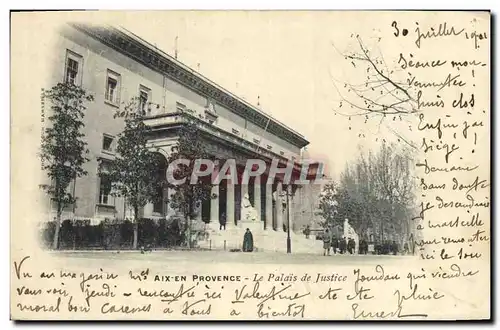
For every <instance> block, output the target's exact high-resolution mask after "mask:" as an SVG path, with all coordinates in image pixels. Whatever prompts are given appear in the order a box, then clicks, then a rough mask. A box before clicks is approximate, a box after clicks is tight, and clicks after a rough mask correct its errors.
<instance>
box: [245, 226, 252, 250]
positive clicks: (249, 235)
mask: <svg viewBox="0 0 500 330" xmlns="http://www.w3.org/2000/svg"><path fill="white" fill-rule="evenodd" d="M252 251H253V235H252V232H251V231H250V229H249V228H247V230H246V232H245V235H244V236H243V252H252Z"/></svg>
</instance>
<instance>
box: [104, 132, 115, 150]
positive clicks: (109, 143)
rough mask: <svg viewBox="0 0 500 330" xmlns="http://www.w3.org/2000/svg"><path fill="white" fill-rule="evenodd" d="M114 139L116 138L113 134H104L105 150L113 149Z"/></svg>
mask: <svg viewBox="0 0 500 330" xmlns="http://www.w3.org/2000/svg"><path fill="white" fill-rule="evenodd" d="M113 140H114V138H113V137H112V136H111V135H107V134H104V136H103V138H102V150H105V151H110V152H112V151H113V148H112V147H113Z"/></svg>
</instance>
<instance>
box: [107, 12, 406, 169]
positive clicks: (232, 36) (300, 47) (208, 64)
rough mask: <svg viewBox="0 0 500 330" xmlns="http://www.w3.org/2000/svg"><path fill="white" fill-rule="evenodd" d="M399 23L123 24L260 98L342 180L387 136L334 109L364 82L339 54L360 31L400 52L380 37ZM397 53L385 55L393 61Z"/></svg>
mask: <svg viewBox="0 0 500 330" xmlns="http://www.w3.org/2000/svg"><path fill="white" fill-rule="evenodd" d="M393 18H394V13H390V14H389V13H383V12H379V13H373V14H370V15H366V13H365V14H363V13H360V12H358V13H356V12H298V11H288V12H266V11H254V12H243V11H227V12H189V11H188V12H154V13H151V12H129V13H121V14H120V15H118V16H117V17H116V24H119V25H121V26H122V27H124V28H126V29H128V30H130V31H131V32H133V33H135V34H136V35H138V36H140V37H141V38H143V39H145V40H147V41H148V42H150V43H152V44H154V45H156V47H158V48H159V49H161V50H163V51H164V52H166V53H168V54H170V55H174V53H175V49H176V46H175V45H176V42H175V40H176V37H177V53H178V60H180V61H181V62H183V63H184V64H186V65H188V66H190V67H191V68H193V69H195V70H197V71H198V72H199V73H201V74H202V75H204V76H206V77H208V78H209V79H211V80H212V81H214V82H216V83H217V84H219V85H221V86H222V87H224V88H226V89H228V90H230V91H231V92H233V93H234V94H236V95H238V96H239V97H242V98H244V99H245V100H246V101H248V102H250V103H251V104H253V105H257V103H258V100H259V101H260V108H261V109H262V110H263V111H265V112H266V113H268V114H270V115H271V116H273V117H274V118H276V119H278V120H279V121H281V122H282V123H284V124H285V125H287V126H289V127H291V128H292V129H294V130H295V131H298V132H299V133H301V134H302V135H304V136H305V138H306V139H307V140H308V141H309V142H310V145H309V146H308V147H307V153H308V155H309V157H310V158H312V159H313V160H318V161H321V162H324V163H325V165H326V171H325V172H326V174H327V175H328V176H331V177H334V178H335V177H337V176H338V174H339V173H340V171H342V170H343V168H344V167H345V164H346V162H348V161H349V160H352V159H353V157H356V155H357V154H358V152H359V151H358V146H362V147H363V148H365V149H366V148H368V149H370V148H376V147H377V146H378V145H379V142H380V139H379V138H380V135H377V133H379V132H381V133H382V134H387V131H384V127H382V131H380V129H379V126H378V125H374V124H370V123H368V124H366V123H365V122H364V118H359V117H353V118H351V119H349V118H348V117H346V116H341V115H339V114H338V113H336V111H334V110H337V111H338V110H341V109H339V102H340V96H339V94H338V92H337V90H336V89H335V86H334V83H336V85H343V82H344V81H351V80H352V78H353V77H355V78H356V77H357V78H359V77H358V76H357V75H359V70H358V69H356V70H357V71H356V70H355V71H353V70H354V68H353V67H352V66H351V63H350V61H346V60H345V59H344V57H343V56H341V54H340V53H339V51H338V50H341V51H343V50H345V49H350V48H352V45H353V35H356V34H359V35H362V36H363V37H364V40H366V42H367V43H370V42H371V41H373V40H376V41H377V45H378V46H379V47H381V48H382V49H394V47H397V46H396V45H397V43H398V40H394V39H390V40H389V38H380V39H379V36H391V35H392V33H393V31H394V29H393V28H392V27H391V22H392V21H393ZM386 39H388V40H387V41H386ZM384 42H385V43H386V44H385V45H384ZM334 46H335V47H334ZM337 49H338V50H337ZM396 55H397V53H396V52H394V51H392V52H388V53H386V54H384V56H385V57H386V61H387V62H391V61H393V59H395V58H396ZM362 81H363V80H362ZM349 128H350V129H349ZM389 138H390V137H389Z"/></svg>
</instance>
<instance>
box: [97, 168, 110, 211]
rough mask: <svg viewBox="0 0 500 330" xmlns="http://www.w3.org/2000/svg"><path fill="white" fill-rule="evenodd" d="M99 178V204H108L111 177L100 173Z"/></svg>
mask: <svg viewBox="0 0 500 330" xmlns="http://www.w3.org/2000/svg"><path fill="white" fill-rule="evenodd" d="M99 178H100V181H101V183H100V185H99V204H105V205H109V204H110V203H111V198H110V194H111V179H110V177H109V175H107V174H105V173H101V174H100V175H99Z"/></svg>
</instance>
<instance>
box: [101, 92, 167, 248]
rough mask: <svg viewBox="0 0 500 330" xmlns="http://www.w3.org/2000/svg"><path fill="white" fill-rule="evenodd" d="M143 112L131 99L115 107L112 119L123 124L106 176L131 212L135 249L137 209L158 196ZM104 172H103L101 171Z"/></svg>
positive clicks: (155, 164)
mask: <svg viewBox="0 0 500 330" xmlns="http://www.w3.org/2000/svg"><path fill="white" fill-rule="evenodd" d="M145 115H146V113H145V112H144V111H142V110H141V109H139V106H138V104H137V102H136V100H135V99H134V100H132V102H130V103H129V104H127V105H126V106H125V109H124V110H118V111H117V112H116V113H115V118H119V119H123V120H124V122H125V127H124V130H123V132H122V133H120V134H119V136H118V141H117V147H116V152H117V155H116V158H115V159H114V160H113V162H111V163H110V166H109V173H105V175H109V178H110V180H111V182H112V183H111V185H112V194H113V195H114V196H119V197H123V198H124V199H125V202H126V203H127V205H129V206H130V207H131V208H132V210H133V212H134V240H133V248H134V249H136V248H137V241H138V225H139V218H140V214H139V212H140V211H141V210H142V208H143V207H144V206H145V205H146V204H148V203H153V202H155V201H156V199H157V198H158V194H157V191H158V187H159V186H161V185H163V184H164V183H163V182H162V181H161V180H158V176H157V168H158V165H159V162H158V157H157V155H156V154H155V152H154V151H151V148H150V147H149V146H148V138H149V136H150V134H151V128H150V127H149V126H147V125H146V124H145V123H144V116H145ZM103 174H104V173H103Z"/></svg>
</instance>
